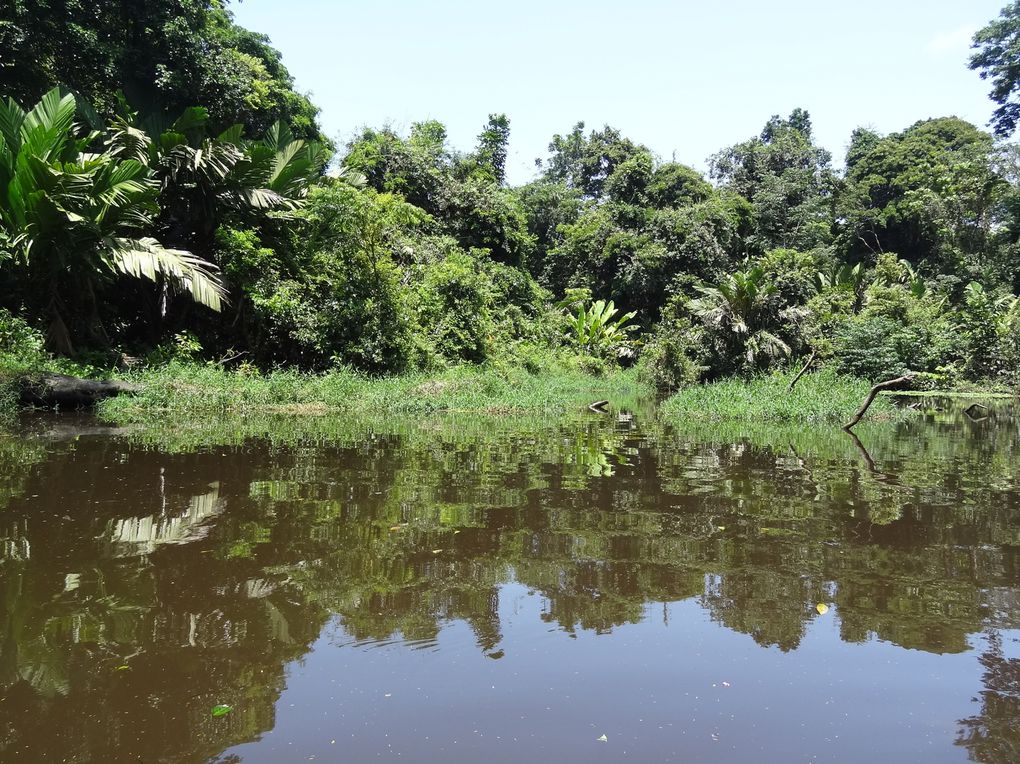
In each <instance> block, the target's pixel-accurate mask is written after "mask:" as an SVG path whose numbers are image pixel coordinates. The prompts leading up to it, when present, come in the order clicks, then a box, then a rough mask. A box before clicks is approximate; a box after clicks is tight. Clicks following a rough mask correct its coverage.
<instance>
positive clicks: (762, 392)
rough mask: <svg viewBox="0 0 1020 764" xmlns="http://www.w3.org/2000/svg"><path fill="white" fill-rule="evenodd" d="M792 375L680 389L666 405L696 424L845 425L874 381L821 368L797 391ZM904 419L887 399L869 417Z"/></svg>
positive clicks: (673, 414) (675, 414) (671, 412)
mask: <svg viewBox="0 0 1020 764" xmlns="http://www.w3.org/2000/svg"><path fill="white" fill-rule="evenodd" d="M792 378H793V373H792V372H790V373H776V374H771V375H768V376H761V377H755V378H752V379H737V378H734V379H724V380H720V381H719V382H712V383H710V384H706V385H695V386H693V387H688V388H686V389H684V390H681V391H680V392H678V393H677V394H676V395H674V396H672V397H671V398H669V399H668V400H667V401H666V402H665V403H664V404H663V406H662V411H663V414H664V415H665V416H666V417H667V418H670V419H673V418H683V419H685V420H695V421H711V420H717V421H723V420H741V421H747V422H803V423H808V422H813V423H824V424H845V423H846V422H847V421H849V419H850V417H852V416H853V414H854V412H855V411H857V409H858V408H859V407H860V405H861V402H862V401H863V400H864V397H865V396H866V395H867V394H868V390H869V389H870V388H871V385H870V383H868V382H866V381H864V380H861V379H854V378H853V377H844V376H840V375H838V374H836V373H835V372H833V371H830V370H827V369H823V370H821V371H817V372H814V373H811V374H805V375H804V376H803V377H802V378H801V380H800V382H798V383H797V385H796V387H795V388H794V389H793V392H790V391H789V390H788V389H787V388H788V386H789V384H790V380H791V379H792ZM903 416H906V412H904V411H902V410H901V409H897V408H896V407H895V406H894V405H893V403H892V402H891V401H890V400H889V398H887V397H886V396H881V395H880V396H879V397H878V398H877V399H876V400H875V402H874V403H873V404H872V406H871V408H870V409H869V410H868V414H867V418H868V419H896V418H900V417H903Z"/></svg>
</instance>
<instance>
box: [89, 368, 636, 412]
mask: <svg viewBox="0 0 1020 764" xmlns="http://www.w3.org/2000/svg"><path fill="white" fill-rule="evenodd" d="M128 379H131V380H132V381H137V382H140V383H142V385H143V391H142V392H141V393H140V394H139V395H137V396H131V397H125V396H122V397H118V398H113V399H110V400H107V401H104V402H103V403H102V404H101V405H100V414H101V415H102V416H103V417H104V418H106V419H110V420H114V421H118V422H128V421H135V420H140V419H146V418H151V417H152V416H153V415H160V414H165V413H172V414H173V415H175V416H187V415H209V414H240V415H246V414H265V413H282V414H310V415H314V414H333V413H346V412H349V413H358V414H429V413H433V412H443V411H460V412H482V413H490V414H502V413H507V414H509V413H520V412H562V411H566V410H571V409H577V408H580V407H582V406H584V405H587V404H588V403H591V402H592V401H594V400H599V399H609V400H610V401H612V402H613V403H614V404H617V403H620V402H622V401H623V400H625V399H634V398H636V397H637V396H638V395H639V394H640V393H641V390H642V388H641V387H640V386H639V385H638V383H637V382H636V378H635V377H634V375H633V374H632V373H629V372H618V373H615V374H610V375H608V376H605V377H592V376H591V375H588V374H584V373H583V372H579V371H560V372H548V373H543V374H537V375H533V374H530V373H528V372H527V371H524V370H520V369H511V370H492V369H478V368H467V367H465V368H457V369H452V370H449V371H446V372H443V373H440V374H433V375H424V374H422V375H407V376H401V377H389V378H382V379H373V378H369V377H366V376H364V375H361V374H358V373H355V372H351V371H345V370H338V371H334V372H330V373H327V374H303V373H300V372H297V371H293V370H281V371H273V372H270V373H268V374H257V373H256V374H243V373H238V372H233V371H226V370H224V369H222V368H219V367H216V366H199V365H189V364H179V363H171V364H168V365H167V366H164V367H160V368H158V369H152V370H146V371H143V372H139V373H137V374H134V375H130V376H128Z"/></svg>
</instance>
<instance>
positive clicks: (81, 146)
mask: <svg viewBox="0 0 1020 764" xmlns="http://www.w3.org/2000/svg"><path fill="white" fill-rule="evenodd" d="M77 111H78V109H77V104H76V101H75V98H74V97H73V96H71V95H69V94H66V93H62V92H61V91H60V89H59V88H54V89H53V90H51V91H50V92H48V93H47V94H46V95H44V96H43V97H42V99H40V101H39V103H37V104H36V105H35V106H34V107H33V108H32V109H31V110H30V111H28V112H26V111H24V110H23V109H22V108H21V107H20V106H19V105H18V104H17V103H15V102H14V101H13V99H9V98H8V99H7V100H6V102H0V245H2V246H3V248H4V249H5V250H7V252H8V253H9V254H11V255H13V256H14V257H15V258H16V259H18V260H20V261H21V263H22V264H23V265H24V266H25V267H26V269H27V270H28V273H29V275H30V278H32V279H34V280H37V281H39V282H41V285H42V288H43V289H44V290H45V294H44V296H43V299H44V300H45V301H46V303H47V306H48V312H49V314H50V319H51V323H50V331H49V337H50V341H51V343H52V345H53V347H54V349H56V350H58V351H59V352H64V353H70V352H71V351H72V349H73V348H72V345H71V332H70V331H69V329H68V327H67V324H66V322H65V316H66V315H67V314H68V311H67V305H68V303H70V302H80V301H82V300H84V301H85V303H86V304H87V305H88V310H89V311H90V314H91V318H92V319H93V321H97V320H98V312H97V305H96V297H95V287H96V286H97V284H98V283H99V282H102V281H106V280H110V279H113V278H116V277H117V276H122V275H127V276H132V277H135V278H142V277H144V278H147V279H149V280H152V281H155V280H156V279H157V278H159V277H163V278H165V279H167V280H168V281H169V282H171V283H173V284H175V285H176V286H177V287H178V288H180V289H182V290H183V291H184V292H186V293H188V294H189V295H191V297H192V298H193V299H194V300H195V301H197V302H199V303H201V304H203V305H206V306H208V307H210V308H212V309H213V310H217V311H218V310H219V309H220V307H221V305H222V303H223V300H224V299H225V296H226V293H225V290H224V287H223V284H222V283H221V282H220V280H219V276H218V272H217V268H216V266H214V265H212V264H211V263H208V262H205V261H204V260H202V259H201V258H198V257H196V256H195V255H193V254H191V253H190V252H187V251H184V250H180V249H170V248H167V247H164V246H163V245H162V244H160V242H159V241H157V240H156V239H155V238H153V237H152V236H149V235H147V233H148V232H149V231H150V229H151V226H152V222H153V219H154V217H155V215H156V213H157V211H158V208H157V206H156V196H157V194H158V192H159V186H158V184H157V183H156V182H155V181H154V180H153V179H152V178H151V176H150V172H149V168H148V167H147V166H146V164H145V163H143V162H141V161H139V159H138V158H131V157H127V158H125V157H124V156H122V154H123V153H125V152H124V151H123V150H122V149H121V147H119V146H117V145H114V144H112V143H110V142H108V141H104V140H103V136H102V135H101V134H100V133H99V132H98V131H94V130H93V131H89V130H87V129H85V128H83V127H82V126H81V125H80V124H77V123H76V122H75V116H76V113H77Z"/></svg>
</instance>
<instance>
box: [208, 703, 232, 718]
mask: <svg viewBox="0 0 1020 764" xmlns="http://www.w3.org/2000/svg"><path fill="white" fill-rule="evenodd" d="M233 710H234V707H233V706H228V705H226V704H224V703H220V704H219V705H218V706H213V707H212V711H211V712H210V713H212V715H213V716H226V715H227V714H229V713H230V712H231V711H233Z"/></svg>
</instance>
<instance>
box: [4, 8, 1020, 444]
mask: <svg viewBox="0 0 1020 764" xmlns="http://www.w3.org/2000/svg"><path fill="white" fill-rule="evenodd" d="M36 5H38V4H36ZM122 5H123V3H108V4H104V5H102V6H101V7H100V6H97V7H92V6H88V7H85V6H82V5H81V4H70V5H68V4H55V5H45V4H43V5H42V6H39V7H38V8H36V7H34V6H32V4H29V5H28V6H25V7H24V8H22V9H21V10H20V11H18V12H17V13H15V14H13V15H11V14H6V15H5V12H4V11H0V24H6V25H7V26H6V27H5V28H7V30H8V34H7V39H8V40H10V41H12V44H15V47H16V48H17V50H14V51H12V55H11V61H12V62H14V63H13V64H12V65H11V66H8V67H6V68H0V415H3V416H5V417H8V418H9V417H10V415H11V414H12V413H13V412H14V411H16V409H17V407H18V404H19V402H22V403H23V402H24V399H25V397H26V396H24V395H23V385H24V381H25V380H26V379H28V380H31V379H32V378H33V376H34V377H35V379H36V381H37V387H36V391H44V392H46V391H48V388H47V385H50V388H49V389H52V387H53V385H57V384H66V385H67V386H69V388H70V391H71V395H69V396H66V397H65V398H64V401H65V403H70V402H71V401H74V400H78V401H85V402H92V401H94V400H95V399H97V398H99V397H101V396H102V395H106V394H109V393H111V392H120V391H124V390H129V389H130V388H131V386H132V385H136V386H137V388H138V389H137V390H131V392H132V394H131V395H118V396H117V397H111V398H108V399H105V400H102V401H100V402H99V405H98V410H99V414H100V415H101V416H102V417H105V418H107V419H110V420H113V421H135V420H137V421H141V420H143V419H150V420H154V419H158V418H159V417H163V416H166V415H168V414H170V413H172V414H173V415H175V416H195V417H210V416H220V415H224V416H228V415H229V416H252V415H256V414H258V415H261V414H274V415H275V414H303V415H334V414H348V413H355V412H357V413H359V414H368V415H377V414H408V415H427V414H431V413H435V412H444V411H450V412H458V411H460V412H482V413H488V414H515V413H522V412H541V413H545V414H549V413H552V412H557V411H561V412H563V411H569V410H571V409H583V408H584V407H587V406H589V405H591V404H593V403H595V402H597V401H606V400H608V401H609V402H610V406H609V408H610V409H613V408H624V409H626V408H627V407H629V406H630V405H631V402H632V401H642V400H644V401H655V402H657V403H659V404H660V409H659V410H660V411H661V413H662V414H663V415H664V416H666V417H669V418H672V419H673V420H676V421H679V420H684V421H686V422H702V421H703V422H708V423H712V422H723V421H727V422H735V421H741V422H747V423H750V422H772V423H781V422H791V423H792V422H798V423H809V424H818V425H825V426H829V425H832V424H840V425H844V426H848V427H849V426H853V424H854V423H855V422H856V417H857V416H858V415H857V413H856V412H857V411H858V407H861V408H860V409H859V410H860V411H864V409H865V408H866V406H862V401H865V400H867V401H870V398H867V399H866V397H865V396H867V395H868V394H869V391H873V390H877V389H879V388H878V387H877V386H878V385H881V384H883V383H890V384H893V383H892V381H893V380H909V382H910V384H909V387H910V388H912V389H914V390H915V391H921V392H922V394H931V391H934V390H950V391H965V390H973V389H974V388H975V387H977V386H981V387H985V386H987V387H988V388H989V389H990V390H994V391H996V392H998V391H1006V390H1013V391H1016V390H1020V174H1018V173H1016V172H1015V171H1014V170H1015V168H1016V166H1018V163H1020V148H1018V146H1017V144H1016V143H1009V142H1007V141H1006V140H1005V139H1007V138H1009V136H1010V135H1012V133H1013V131H1014V129H1015V128H1016V120H1015V119H1014V118H1013V116H1011V115H1012V114H1013V112H1011V111H1009V110H1007V111H1006V112H996V113H995V115H994V116H993V121H992V124H993V126H994V133H995V134H992V133H990V132H988V131H986V130H983V129H982V128H980V127H978V126H976V125H974V124H971V123H969V122H967V121H964V120H961V119H959V118H956V117H952V116H934V117H933V118H931V119H924V120H920V121H918V122H916V123H914V124H913V125H908V126H904V127H903V129H902V130H899V131H898V132H892V133H888V134H880V133H878V132H876V131H875V130H873V129H870V128H866V127H859V128H857V129H855V130H853V131H852V133H851V134H850V135H849V136H848V140H847V142H846V154H845V157H844V158H843V161H842V162H839V161H834V158H833V155H832V153H831V152H830V151H829V150H827V149H826V148H825V147H824V146H822V145H820V143H819V142H818V136H817V135H816V133H815V131H814V129H813V125H812V119H811V115H810V114H809V113H808V112H807V111H806V110H804V109H801V108H795V109H793V110H792V111H790V112H789V113H788V114H787V115H785V116H784V115H781V114H776V115H774V116H772V117H771V118H770V119H768V120H767V121H766V122H765V124H764V125H762V126H761V128H760V130H757V126H754V127H755V129H756V131H755V132H751V129H750V127H751V126H749V130H748V133H749V135H748V137H747V139H746V140H743V141H741V142H739V143H736V144H733V145H731V146H727V147H721V148H720V149H719V151H718V152H716V153H715V154H713V155H712V156H711V157H710V158H709V159H708V163H707V167H708V171H707V173H703V172H700V171H698V170H697V169H695V168H694V167H692V166H689V165H685V164H682V163H680V162H678V161H675V160H669V161H667V160H665V159H663V158H662V157H660V156H658V155H657V154H656V153H655V151H654V150H653V148H652V147H650V146H647V145H644V144H642V143H641V142H640V141H639V140H636V139H635V138H634V137H629V136H626V135H624V134H623V133H622V132H621V131H620V130H618V129H616V128H614V127H612V126H610V125H604V126H586V124H585V123H584V122H583V121H578V122H576V123H575V124H574V125H573V126H572V127H570V129H568V130H564V131H563V132H562V133H557V134H553V135H552V138H551V141H550V143H549V144H548V153H547V155H546V156H544V157H540V158H537V159H536V165H535V166H536V170H535V175H534V177H533V178H532V179H531V180H530V181H529V182H526V183H523V184H520V185H515V184H512V183H510V182H508V179H507V172H506V170H507V161H508V157H509V156H510V155H511V154H510V151H509V148H510V136H511V129H510V119H509V117H508V116H507V115H506V114H500V113H493V114H489V115H488V119H487V120H485V121H484V122H483V121H482V119H481V118H482V117H484V116H485V115H484V114H479V118H480V119H479V122H480V128H481V131H480V132H479V134H478V136H477V142H476V144H475V145H474V146H473V147H468V148H466V149H464V148H458V147H455V146H453V145H452V144H451V141H450V137H449V132H448V130H447V127H446V126H445V125H444V124H443V123H442V122H439V121H437V120H433V119H428V120H423V121H420V122H413V123H412V124H411V125H410V126H409V128H408V129H407V130H406V131H403V132H399V131H397V130H395V129H393V128H392V127H389V126H382V127H371V126H365V127H364V128H363V129H361V130H359V131H358V132H357V133H356V134H354V135H352V136H351V137H350V139H349V140H348V142H347V143H346V144H343V145H338V144H337V143H336V142H335V141H332V140H330V139H329V138H328V136H325V135H324V134H323V133H322V130H321V127H320V123H319V118H318V109H317V108H316V106H315V105H314V104H313V103H312V102H311V101H310V100H309V99H308V98H307V97H305V96H304V95H302V94H300V93H298V92H297V91H296V90H295V89H294V82H293V79H292V78H291V75H290V74H289V72H288V71H287V69H286V67H285V66H284V64H283V60H282V56H281V55H280V53H279V52H278V51H276V50H274V49H273V48H272V47H270V41H269V39H268V38H265V37H262V36H260V35H253V34H252V33H251V32H249V31H248V30H245V29H243V28H241V27H239V26H237V25H236V24H235V23H234V18H233V16H232V14H231V13H230V10H229V8H228V7H227V5H226V4H225V3H222V2H214V0H195V2H192V3H189V4H188V6H189V8H190V9H191V11H190V12H189V13H187V14H180V13H177V14H175V13H173V12H170V15H169V16H166V15H164V11H165V8H164V6H165V4H160V3H156V4H149V5H146V4H142V6H138V7H137V8H136V7H134V6H132V8H131V10H130V13H131V14H132V15H133V16H134V17H136V19H135V20H136V24H137V28H139V29H146V30H149V31H148V32H147V34H148V35H149V36H148V37H145V39H144V44H143V43H142V42H141V41H142V38H141V37H139V36H138V35H136V34H134V33H133V32H131V31H130V30H128V29H125V28H124V25H123V23H122V18H123V13H124V12H126V11H124V9H123V8H122V7H121V6H122ZM30 6H31V7H30ZM143 6H144V7H143ZM18 7H20V6H18ZM161 8H164V9H163V10H160V9H161ZM132 28H134V27H132ZM64 29H77V30H79V31H80V32H81V33H80V34H76V35H73V36H72V37H70V38H69V37H67V36H66V35H64V34H62V33H58V32H57V31H55V30H64ZM1017 35H1020V0H1017V2H1014V3H1012V4H1011V5H1009V6H1007V8H1006V9H1004V11H1003V14H1002V16H1001V17H1000V19H999V20H996V21H993V22H992V23H990V24H989V25H988V26H987V27H985V28H984V29H982V30H980V31H979V32H978V33H977V34H976V35H975V37H974V50H975V52H974V54H973V55H972V58H971V60H970V66H971V68H972V69H976V70H978V71H979V72H980V73H981V75H982V76H983V77H987V76H991V77H992V78H993V79H995V80H996V87H995V89H994V90H993V92H992V98H993V100H996V101H997V102H999V103H1000V106H1001V104H1002V99H1003V98H1005V99H1006V100H1007V101H1009V99H1011V98H1015V97H1016V96H1017V95H1018V94H1020V78H1018V77H1016V76H1015V74H1016V72H1017V71H1020V66H1018V65H1017V64H1018V59H1017V54H1016V51H1015V50H1014V48H1015V46H1013V47H1010V46H1008V45H1005V42H1008V41H1010V40H1014V39H1015V38H1016V36H1017ZM1004 41H1005V42H1004ZM69 61H89V62H93V64H94V65H90V66H88V67H77V66H64V65H62V64H64V63H66V62H69ZM230 61H234V62H237V61H244V62H246V63H245V64H244V66H241V67H240V68H237V67H235V66H231V65H225V62H230ZM1003 78H1004V79H1003ZM146 94H147V95H146ZM256 94H258V97H255V96H256ZM1010 103H1012V101H1010ZM860 117H861V123H866V122H867V115H866V114H862V115H860ZM564 127H566V126H564ZM1011 168H1012V169H1011ZM798 369H801V370H802V371H803V372H806V373H804V376H803V378H800V379H799V380H795V379H794V378H793V375H794V373H795V372H796V371H797V370H798ZM47 373H49V374H60V373H64V374H68V375H71V376H74V377H78V378H81V379H86V380H105V379H109V380H113V382H112V383H111V384H95V383H93V384H91V385H88V384H83V383H77V382H76V380H73V379H72V380H56V379H54V378H52V377H50V378H45V377H43V376H42V375H44V374H47ZM76 384H78V385H79V390H75V385H76ZM897 384H898V383H897ZM78 392H80V394H78V395H77V397H75V394H76V393H78ZM896 394H897V395H904V394H908V393H906V392H905V391H897V392H896ZM37 399H38V400H41V401H44V402H47V403H52V402H53V401H54V400H57V397H56V396H55V395H52V394H51V395H39V396H37ZM634 405H638V404H634ZM640 405H641V406H645V405H646V404H645V403H644V402H642V403H640ZM909 416H910V407H909V406H899V407H897V406H896V405H894V403H893V400H892V399H891V398H890V397H889V395H887V394H883V395H881V396H879V397H878V399H877V401H876V402H875V405H874V407H873V408H872V409H871V410H870V411H868V412H867V419H868V420H870V421H883V420H888V421H894V420H898V419H901V418H904V417H909ZM848 422H849V424H847V423H848Z"/></svg>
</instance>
